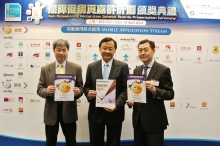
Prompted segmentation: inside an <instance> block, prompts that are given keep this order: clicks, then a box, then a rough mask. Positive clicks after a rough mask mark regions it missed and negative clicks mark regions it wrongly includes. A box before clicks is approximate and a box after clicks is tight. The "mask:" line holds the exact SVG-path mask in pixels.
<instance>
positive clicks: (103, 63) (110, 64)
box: [102, 58, 113, 68]
mask: <svg viewBox="0 0 220 146" xmlns="http://www.w3.org/2000/svg"><path fill="white" fill-rule="evenodd" d="M112 62H113V58H112V59H111V60H110V61H109V62H105V61H104V60H103V59H102V67H104V65H105V64H106V63H108V65H109V67H110V68H111V66H112Z"/></svg>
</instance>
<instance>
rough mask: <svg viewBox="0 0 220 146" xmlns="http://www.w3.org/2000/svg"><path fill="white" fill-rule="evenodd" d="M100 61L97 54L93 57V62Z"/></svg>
mask: <svg viewBox="0 0 220 146" xmlns="http://www.w3.org/2000/svg"><path fill="white" fill-rule="evenodd" d="M97 60H98V55H97V54H96V53H95V54H94V55H93V61H97Z"/></svg>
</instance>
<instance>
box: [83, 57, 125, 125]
mask: <svg viewBox="0 0 220 146" xmlns="http://www.w3.org/2000/svg"><path fill="white" fill-rule="evenodd" d="M127 74H129V68H128V65H127V64H126V63H124V62H121V61H118V60H115V59H113V62H112V67H111V71H110V74H109V79H115V80H116V108H117V110H115V111H114V112H112V113H111V112H106V111H105V110H104V108H102V107H96V106H95V105H96V98H93V99H91V100H90V99H88V97H87V95H88V92H89V90H96V79H103V77H102V63H101V60H98V61H96V62H93V63H91V64H89V65H88V68H87V73H86V81H85V85H84V94H85V96H86V97H87V99H88V101H89V103H90V105H89V113H88V119H89V121H91V122H94V123H98V124H100V123H102V122H103V121H105V123H107V124H108V123H109V124H116V123H119V122H122V121H124V104H125V103H126V100H127Z"/></svg>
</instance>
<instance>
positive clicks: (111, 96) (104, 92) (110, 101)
mask: <svg viewBox="0 0 220 146" xmlns="http://www.w3.org/2000/svg"><path fill="white" fill-rule="evenodd" d="M96 92H97V95H96V107H113V106H115V100H116V80H104V79H97V80H96Z"/></svg>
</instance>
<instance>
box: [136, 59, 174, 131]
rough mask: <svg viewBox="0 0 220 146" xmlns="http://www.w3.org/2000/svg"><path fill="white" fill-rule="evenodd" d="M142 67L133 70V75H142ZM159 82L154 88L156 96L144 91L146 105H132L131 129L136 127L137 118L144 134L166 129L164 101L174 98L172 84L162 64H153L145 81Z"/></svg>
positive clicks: (166, 68) (168, 73) (167, 70)
mask: <svg viewBox="0 0 220 146" xmlns="http://www.w3.org/2000/svg"><path fill="white" fill-rule="evenodd" d="M142 71H143V65H142V66H139V67H137V68H135V69H134V72H133V73H134V74H142ZM152 79H153V80H157V81H159V86H155V87H156V94H155V95H154V96H153V94H152V93H151V92H150V91H149V90H148V89H146V98H147V103H146V104H145V103H134V106H133V127H135V126H136V125H137V122H138V118H139V116H140V120H141V123H142V126H143V128H144V130H145V131H146V132H160V131H163V130H165V129H166V128H167V125H168V120H167V114H166V109H165V105H164V100H172V99H173V98H174V91H173V82H172V78H171V74H170V69H169V68H168V67H166V66H164V65H162V64H159V63H157V62H156V61H155V62H154V64H153V66H152V68H151V71H150V73H149V75H148V76H147V80H152Z"/></svg>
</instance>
